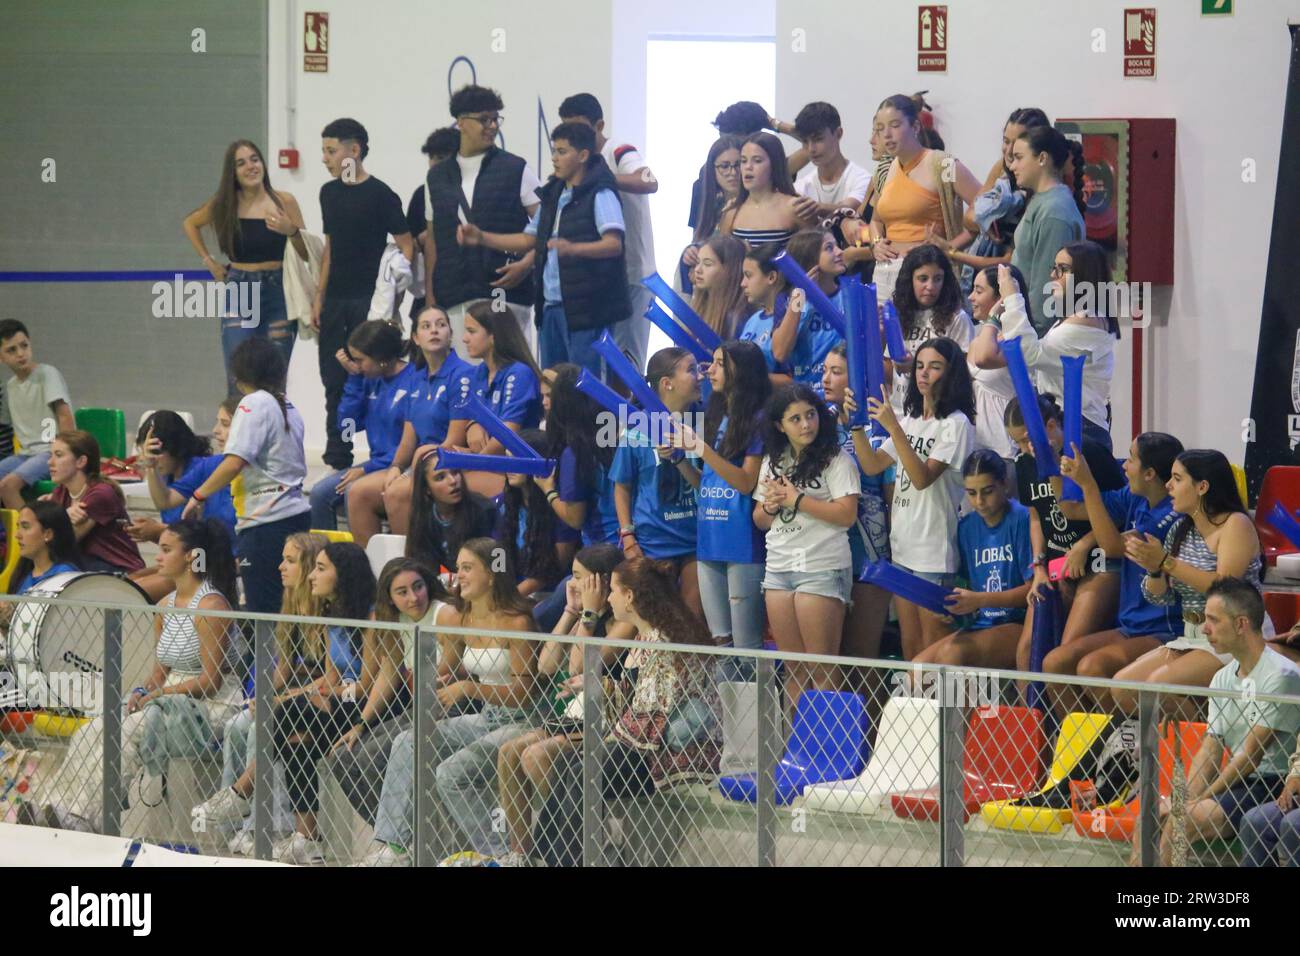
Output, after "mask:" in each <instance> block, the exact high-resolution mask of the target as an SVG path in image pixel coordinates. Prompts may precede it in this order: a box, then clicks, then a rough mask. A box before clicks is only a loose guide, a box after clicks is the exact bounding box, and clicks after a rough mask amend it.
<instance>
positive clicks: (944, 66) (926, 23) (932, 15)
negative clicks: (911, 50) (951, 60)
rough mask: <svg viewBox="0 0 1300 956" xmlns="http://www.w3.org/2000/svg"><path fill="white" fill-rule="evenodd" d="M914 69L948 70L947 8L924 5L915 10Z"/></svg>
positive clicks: (920, 71)
mask: <svg viewBox="0 0 1300 956" xmlns="http://www.w3.org/2000/svg"><path fill="white" fill-rule="evenodd" d="M916 70H917V72H918V73H947V72H948V8H947V7H946V6H945V7H933V6H924V7H917V10H916Z"/></svg>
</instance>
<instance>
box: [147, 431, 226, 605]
mask: <svg viewBox="0 0 1300 956" xmlns="http://www.w3.org/2000/svg"><path fill="white" fill-rule="evenodd" d="M136 446H137V448H138V449H139V454H138V455H137V456H136V467H137V468H139V469H140V471H142V472H143V473H144V477H145V482H146V484H147V486H148V488H149V497H150V498H152V499H153V503H154V505H155V506H157V508H158V512H159V517H160V518H161V520H160V521H154V520H151V519H148V518H140V519H136V521H134V522H132V524H131V527H130V528H128V529H127V533H128V534H129V535H130V536H131V538H132V539H133V540H135V541H157V540H158V537H159V535H161V534H162V532H163V529H164V528H165V527H166V526H167V525H168V524H171V522H173V521H175V520H177V519H178V518H179V517H180V516H181V511H182V510H183V509H184V507H185V498H184V496H183V495H182V494H181V493H180V491H178V490H177V486H180V487H181V488H197V487H198V486H199V485H200V484H202V483H203V481H204V480H205V479H206V478H207V477H208V476H209V475H211V474H212V472H213V471H214V470H215V469H216V467H217V465H218V464H220V463H221V456H220V455H214V454H212V444H211V442H210V440H209V439H208V438H207V437H206V436H203V435H196V434H195V433H194V432H193V431H191V430H190V426H189V425H187V424H186V423H185V419H183V418H181V417H180V415H178V414H176V413H175V412H173V411H168V410H166V409H164V410H161V411H157V412H154V413H153V414H152V415H150V416H149V417H148V418H147V419H145V420H144V421H143V422H141V423H140V429H139V431H138V432H137V434H136ZM207 514H208V517H210V518H218V519H220V520H221V521H223V522H224V523H225V524H226V526H227V527H228V528H229V529H230V531H231V532H232V533H233V532H234V530H235V504H234V502H233V501H231V499H230V491H229V489H226V488H223V489H221V491H219V492H217V494H216V495H214V496H213V498H212V501H211V502H210V503H209V504H208V512H207ZM131 580H133V581H134V582H135V583H136V584H137V585H139V586H140V587H141V588H143V589H144V591H145V593H147V594H148V595H149V596H150V597H151V598H153V599H154V600H155V601H156V600H157V599H158V598H160V597H162V596H163V595H164V594H166V593H167V591H168V590H170V587H171V585H170V583H169V582H168V581H167V580H166V579H165V578H163V577H162V576H160V575H159V574H157V572H156V571H154V570H153V569H151V568H147V567H146V568H142V569H141V570H139V571H136V572H134V573H132V575H131Z"/></svg>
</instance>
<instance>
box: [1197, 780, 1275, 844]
mask: <svg viewBox="0 0 1300 956" xmlns="http://www.w3.org/2000/svg"><path fill="white" fill-rule="evenodd" d="M1285 783H1286V780H1285V779H1284V778H1283V777H1278V776H1273V775H1268V776H1260V775H1257V774H1252V775H1251V776H1250V778H1249V779H1247V781H1246V782H1245V783H1239V784H1237V785H1236V786H1235V787H1233V788H1231V789H1230V790H1227V791H1225V792H1224V793H1221V794H1219V795H1218V796H1217V797H1215V798H1214V801H1215V802H1216V803H1217V804H1218V805H1219V806H1221V807H1223V812H1224V813H1225V814H1226V815H1227V817H1228V823H1229V825H1231V827H1232V829H1233V830H1234V831H1235V830H1236V829H1237V828H1238V827H1240V826H1241V818H1242V817H1244V816H1245V815H1246V814H1247V813H1249V812H1250V811H1251V810H1254V809H1255V808H1256V807H1258V806H1260V805H1261V804H1265V803H1270V802H1272V801H1273V800H1276V799H1277V798H1278V795H1279V794H1281V792H1282V787H1283V786H1284V785H1285Z"/></svg>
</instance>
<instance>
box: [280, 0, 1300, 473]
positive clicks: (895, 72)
mask: <svg viewBox="0 0 1300 956" xmlns="http://www.w3.org/2000/svg"><path fill="white" fill-rule="evenodd" d="M311 6H312V7H313V8H315V7H316V6H317V5H315V4H312V5H311ZM320 6H325V5H324V4H321V5H320ZM1157 6H1158V10H1159V20H1158V36H1157V57H1158V69H1157V78H1156V79H1155V80H1125V79H1123V77H1122V68H1121V57H1122V25H1123V23H1122V18H1123V8H1124V2H1121V0H1090V2H1089V3H1087V4H1083V5H1072V4H1066V3H1052V4H1045V3H1041V2H1039V0H948V9H949V16H950V23H951V25H950V51H949V69H948V73H947V74H919V73H917V72H916V50H915V40H916V7H917V4H916V3H912V2H900V0H887V2H885V0H876V2H873V3H871V4H869V5H867V4H863V5H856V4H854V5H845V4H844V3H843V2H841V0H797V2H796V0H756V2H755V3H751V4H748V5H746V6H744V7H737V6H734V5H725V4H705V3H699V2H698V0H658V2H655V3H644V2H642V0H613V2H612V3H601V2H597V0H577V2H569V3H566V4H564V5H563V6H562V7H554V6H544V5H541V4H533V3H526V2H523V0H490V2H483V3H480V4H477V5H463V4H456V5H452V4H441V3H439V4H436V5H435V4H428V3H424V2H419V0H387V2H385V3H383V4H382V5H379V6H378V7H377V6H376V4H374V3H365V2H361V0H334V3H332V4H330V5H329V13H330V27H331V31H332V37H331V53H330V72H329V73H327V74H306V73H302V72H301V52H300V43H301V37H300V32H299V31H300V30H301V17H302V11H303V10H304V9H306V6H305V5H304V4H302V3H299V2H297V0H286V2H284V3H280V2H277V3H275V4H273V5H272V8H273V10H272V14H271V31H270V36H271V41H270V43H271V55H270V91H269V93H270V95H269V110H270V116H269V130H270V137H269V138H270V142H269V143H268V145H267V148H268V150H269V151H270V152H271V153H272V154H273V153H274V151H275V150H277V149H279V148H280V147H281V146H284V145H285V144H286V142H287V141H288V139H289V138H290V136H292V138H293V139H295V140H296V144H297V146H298V148H299V149H300V150H301V151H302V156H303V166H304V169H302V170H300V171H299V172H297V173H295V174H293V175H290V176H285V175H283V174H281V175H280V176H279V177H278V179H277V182H278V183H281V184H284V185H286V186H287V187H288V188H290V189H292V190H293V191H295V192H296V193H297V194H298V195H299V198H300V199H302V200H303V207H304V210H305V211H306V214H307V217H308V221H309V225H312V226H313V227H316V228H319V206H318V203H317V201H316V193H317V191H318V190H319V188H320V186H321V184H322V183H323V182H324V181H325V173H324V169H323V167H321V166H320V164H319V154H318V151H317V150H318V136H319V132H320V129H321V127H322V126H324V124H325V123H326V122H328V121H329V120H331V119H334V118H336V117H338V116H346V115H352V116H355V117H356V118H357V119H359V120H361V121H362V122H363V123H365V124H366V126H367V128H368V130H369V131H370V135H371V143H372V154H371V157H370V159H369V161H368V163H367V165H368V168H369V169H370V170H371V171H372V172H373V173H375V174H376V175H378V176H379V177H380V178H381V179H383V180H385V181H386V182H388V183H389V185H391V186H393V188H394V189H396V190H397V191H398V193H399V194H401V195H402V197H403V200H404V201H405V199H406V198H408V197H409V195H410V192H411V190H412V189H413V188H414V187H415V186H416V185H417V184H418V183H419V181H420V179H421V176H422V169H423V162H424V160H423V157H422V156H421V155H420V154H419V152H418V148H419V145H420V143H421V142H422V141H423V139H424V136H425V135H426V134H427V133H428V132H429V130H431V129H433V128H434V127H436V126H441V125H444V124H445V123H447V122H449V120H450V118H449V117H448V115H447V113H446V100H447V69H448V66H449V65H450V63H451V61H452V60H453V59H454V58H455V57H456V56H457V55H462V54H463V55H467V56H469V57H470V58H471V59H472V60H473V61H474V64H475V66H476V67H477V69H478V79H479V82H481V83H484V84H487V85H490V86H494V87H497V88H498V89H500V90H501V92H502V95H503V96H504V98H505V101H506V110H505V115H506V117H507V121H506V125H505V127H504V132H505V136H506V145H507V148H509V149H510V150H511V151H513V152H519V153H521V154H522V155H524V156H525V157H527V158H528V159H529V160H530V161H532V162H536V161H537V123H536V109H537V97H538V95H539V94H540V96H541V98H542V101H543V106H544V107H545V110H546V118H547V122H548V124H549V125H554V124H555V122H556V121H557V117H556V116H555V109H556V107H557V106H558V104H559V101H560V100H561V99H562V98H563V97H564V96H566V95H568V94H569V93H573V92H576V91H578V90H587V91H589V92H592V93H594V94H595V95H596V96H597V97H598V98H600V100H601V102H602V103H603V104H604V105H605V111H606V120H607V124H608V127H609V129H610V131H611V132H612V133H613V134H615V135H616V136H617V137H618V138H619V139H621V140H623V141H625V142H631V143H635V144H637V145H640V146H642V147H644V148H645V154H646V158H647V160H648V161H649V163H650V165H651V166H652V167H653V166H654V164H655V155H656V151H659V150H662V149H665V148H671V144H669V145H668V146H665V145H664V144H654V143H646V142H645V133H646V129H645V125H646V124H645V107H646V88H645V43H646V40H647V39H649V38H650V37H651V36H692V35H693V36H733V37H734V36H751V37H752V36H763V35H770V34H775V36H776V37H777V78H776V79H777V102H776V110H777V112H778V114H779V115H781V116H782V118H785V119H793V117H794V114H795V113H796V112H797V111H798V109H799V108H800V107H801V106H802V105H803V104H804V103H806V102H808V101H810V100H814V99H826V100H829V101H830V102H832V103H834V104H835V105H836V106H837V107H838V108H839V110H840V112H841V114H842V116H843V119H844V126H845V130H846V133H845V146H846V151H847V152H848V153H849V155H850V156H851V157H853V158H855V159H857V160H858V161H860V162H861V161H865V160H868V159H869V153H868V149H867V145H866V140H867V136H868V132H869V124H870V117H871V113H872V112H873V110H874V107H875V105H876V104H877V103H878V102H879V101H880V100H881V99H883V98H884V97H885V96H887V95H889V94H891V93H896V92H908V93H910V92H913V91H915V90H918V89H927V88H928V89H929V90H930V94H929V97H928V98H929V99H930V101H931V102H932V103H933V104H935V108H936V117H937V123H938V127H939V130H940V132H941V133H942V134H943V136H944V138H945V139H946V140H947V144H948V146H949V148H950V149H951V150H952V151H953V152H954V153H955V154H956V155H958V156H959V157H961V158H962V159H963V160H964V161H965V162H966V163H967V164H968V165H969V166H970V167H971V168H972V169H973V170H975V172H976V173H977V175H980V176H983V174H984V173H985V172H987V171H988V168H989V167H990V166H991V165H992V163H993V162H994V161H995V160H996V159H997V155H998V147H999V143H1000V138H1001V128H1002V123H1003V121H1004V120H1005V118H1006V115H1007V113H1009V112H1010V110H1011V109H1012V108H1014V107H1020V106H1041V107H1042V108H1044V109H1045V110H1047V112H1048V114H1049V115H1050V116H1052V117H1053V118H1055V117H1057V116H1074V117H1106V116H1157V117H1170V116H1171V117H1174V118H1175V119H1177V121H1178V158H1177V173H1176V176H1177V182H1176V210H1177V212H1176V218H1175V221H1174V223H1173V224H1172V228H1173V229H1174V231H1175V237H1174V239H1175V256H1176V261H1175V275H1176V285H1175V287H1174V288H1173V290H1172V293H1171V294H1170V293H1165V294H1163V295H1158V296H1157V310H1156V311H1157V315H1156V328H1154V329H1151V330H1148V334H1147V343H1148V344H1147V351H1148V354H1149V355H1151V360H1150V367H1149V369H1148V375H1147V381H1146V392H1147V394H1148V396H1151V397H1150V399H1149V404H1148V408H1147V410H1146V414H1145V421H1146V423H1147V427H1154V428H1161V429H1165V430H1168V431H1172V432H1174V433H1175V434H1177V435H1179V436H1180V437H1181V438H1182V439H1183V440H1184V442H1186V443H1188V444H1200V445H1208V446H1214V447H1218V448H1221V449H1223V450H1224V451H1225V452H1226V453H1228V454H1229V457H1230V458H1233V459H1234V460H1240V459H1241V456H1242V448H1241V447H1240V445H1241V434H1240V432H1241V420H1242V419H1243V418H1244V417H1246V415H1247V414H1248V413H1249V403H1250V388H1251V380H1252V376H1253V372H1254V356H1255V347H1256V335H1257V329H1258V323H1259V313H1260V302H1261V295H1262V288H1263V278H1264V276H1263V271H1264V268H1265V262H1266V257H1267V249H1268V240H1269V228H1270V223H1271V219H1272V208H1273V190H1274V185H1275V181H1276V176H1277V170H1276V164H1277V155H1278V146H1279V137H1280V126H1281V114H1282V107H1283V97H1284V88H1285V84H1286V75H1287V54H1288V50H1289V38H1288V36H1287V31H1286V19H1287V17H1288V16H1291V17H1300V0H1269V2H1266V3H1238V4H1236V6H1237V7H1238V9H1237V12H1236V13H1235V14H1234V15H1233V16H1232V17H1227V18H1217V19H1216V18H1202V17H1201V16H1200V14H1199V5H1197V4H1195V3H1186V2H1179V3H1170V2H1166V3H1163V4H1159V5H1157ZM286 8H291V9H292V13H287V12H286ZM846 11H851V16H850V17H848V18H846ZM286 17H291V18H292V22H293V24H294V28H293V42H292V49H293V51H294V53H293V56H292V66H293V69H294V76H295V80H296V85H297V93H298V114H297V120H296V122H295V123H294V125H293V129H292V130H290V129H289V128H288V124H287V122H286V118H285V97H286V94H285V67H286V61H287V59H288V58H287V57H286V53H285V49H286V44H287V43H288V40H287V39H286ZM1098 27H1100V28H1103V29H1105V31H1106V45H1107V50H1106V52H1104V53H1094V52H1093V51H1092V43H1093V36H1092V31H1093V30H1094V28H1098ZM496 28H503V29H504V30H505V34H504V39H505V45H506V48H505V50H504V51H503V52H499V53H494V52H492V43H493V33H492V31H493V30H494V29H496ZM795 29H801V30H803V31H804V34H803V36H804V39H805V43H806V52H802V53H796V52H794V51H793V50H792V43H791V37H792V31H793V30H795ZM467 80H468V70H467V68H465V67H464V66H463V65H462V66H460V67H458V68H457V73H456V79H455V83H456V85H460V83H462V82H465V81H467ZM699 95H700V96H701V97H708V96H709V90H708V89H707V88H701V89H700V91H699ZM725 105H726V104H725V103H718V104H717V107H718V108H721V107H722V106H725ZM1246 158H1250V159H1254V160H1255V161H1256V163H1257V181H1256V182H1254V183H1243V182H1242V181H1241V163H1242V161H1243V159H1246ZM541 165H542V168H541V169H540V170H539V172H540V173H541V174H542V175H543V176H545V174H547V173H548V172H549V162H547V160H546V158H545V156H543V162H542V164H541ZM659 215H662V214H657V216H656V218H658V217H659ZM684 215H685V210H679V211H676V212H675V214H673V221H674V222H676V221H679V219H681V218H684ZM661 265H663V264H661ZM1225 325H1228V328H1227V329H1225V328H1224V326H1225ZM1125 341H1126V343H1127V341H1128V340H1127V339H1126V340H1125ZM1122 351H1123V352H1124V353H1125V356H1126V355H1127V348H1125V349H1123V350H1122ZM1128 380H1129V369H1128V365H1127V359H1126V358H1125V359H1123V360H1121V361H1120V363H1119V365H1118V367H1117V370H1116V385H1115V390H1114V395H1115V408H1116V427H1115V437H1116V439H1117V445H1118V446H1119V447H1122V446H1123V445H1124V444H1125V443H1126V442H1127V438H1128V422H1129V417H1130V416H1129V399H1128ZM290 391H291V394H292V395H293V396H294V398H295V401H297V402H298V403H299V404H300V405H302V406H304V415H305V417H306V418H307V421H308V444H309V446H312V447H318V446H319V445H320V444H322V443H323V423H322V419H323V407H324V403H323V397H322V395H321V392H320V384H319V376H318V374H317V372H316V355H315V349H314V345H306V346H304V347H300V348H299V349H298V354H297V355H296V357H295V360H294V363H293V369H292V371H291V374H290Z"/></svg>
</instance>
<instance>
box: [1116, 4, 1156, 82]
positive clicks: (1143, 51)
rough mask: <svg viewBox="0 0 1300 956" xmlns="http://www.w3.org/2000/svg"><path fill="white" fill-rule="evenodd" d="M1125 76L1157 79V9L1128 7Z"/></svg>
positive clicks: (1125, 22)
mask: <svg viewBox="0 0 1300 956" xmlns="http://www.w3.org/2000/svg"><path fill="white" fill-rule="evenodd" d="M1124 75H1125V76H1126V77H1133V76H1136V77H1143V78H1145V79H1152V80H1153V79H1155V76H1156V8H1155V7H1128V8H1125V10H1124Z"/></svg>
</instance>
